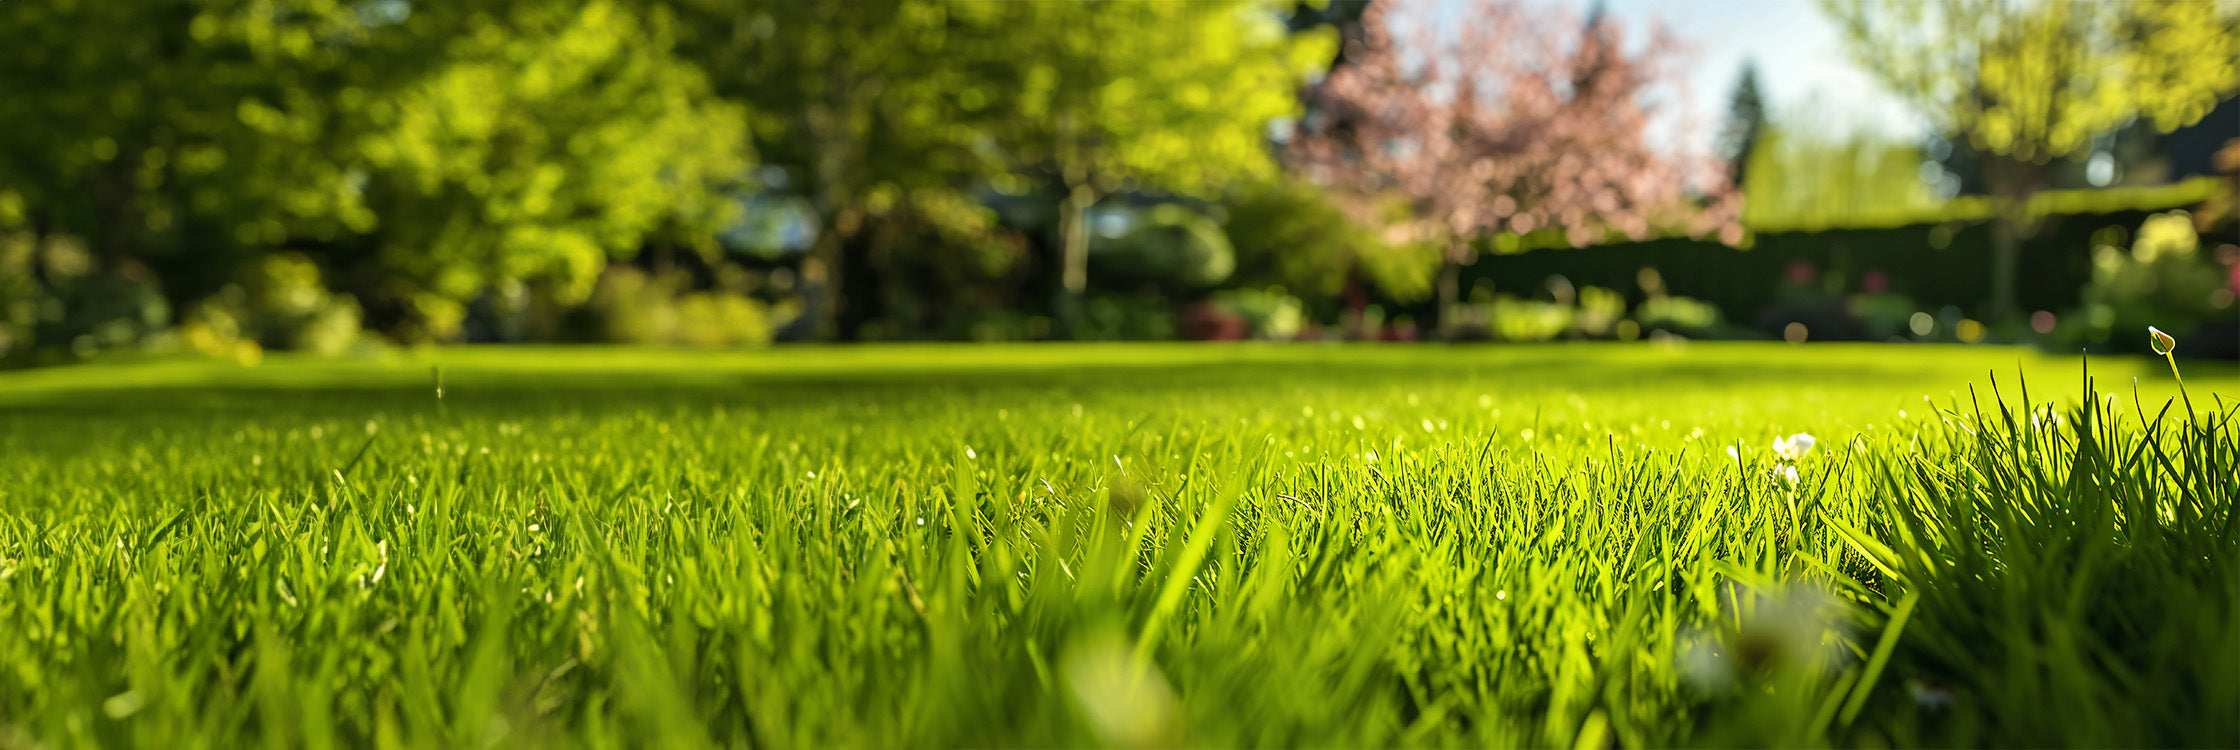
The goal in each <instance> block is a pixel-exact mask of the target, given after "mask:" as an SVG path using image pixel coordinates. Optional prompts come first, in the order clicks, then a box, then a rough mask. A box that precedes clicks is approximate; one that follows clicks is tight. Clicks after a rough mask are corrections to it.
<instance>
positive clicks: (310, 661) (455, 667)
mask: <svg viewBox="0 0 2240 750" xmlns="http://www.w3.org/2000/svg"><path fill="white" fill-rule="evenodd" d="M2080 364H2081V363H2080V362H2078V361H2076V360H2074V359H2064V358H2048V357H2042V356H2039V355H2035V354H2029V353H2025V352H2020V351H2017V350H2004V349H1980V348H1944V347H1835V346H1805V347H1787V346H1766V345H1724V346H1706V345H1690V346H1686V347H1680V348H1659V347H1648V346H1637V347H1587V346H1547V347H1513V348H1484V349H1472V348H1443V347H1397V348H1378V347H1196V346H1180V345H1174V346H1073V347H987V348H980V347H923V348H908V347H894V348H860V349H855V348H835V349H791V350H777V351H772V352H765V353H750V354H723V355H706V354H696V353H686V352H666V351H645V350H589V351H586V350H566V349H554V350H513V349H468V350H445V351H440V352H437V353H434V354H400V355H396V356H395V357H393V358H391V359H386V360H340V361H325V360H285V359H283V360H274V361H268V362H267V363H265V364H264V365H263V366H261V367H256V368H244V367H240V366H238V365H230V364H222V363H212V362H206V361H151V362H141V363H129V364H116V365H106V366H90V367H78V368H67V369H58V370H49V371H39V372H28V373H12V374H7V375H4V376H0V404H4V405H5V406H0V450H4V451H5V453H4V455H5V457H6V458H5V465H4V470H0V746H9V745H18V744H33V743H37V744H48V745H59V746H71V745H93V744H99V745H143V746H166V747H169V746H182V747H186V746H222V747H231V746H239V745H243V744H253V743H257V742H263V743H269V744H273V745H277V746H320V745H332V744H340V745H350V746H358V745H375V746H445V747H449V746H460V745H480V744H485V743H496V744H501V745H552V744H558V745H593V746H639V745H661V746H690V745H697V744H726V745H734V744H753V745H770V746H812V747H822V746H833V745H842V746H897V745H907V746H987V745H1004V746H1017V745H1027V746H1052V745H1099V744H1112V745H1176V744H1181V745H1212V746H1237V745H1338V746H1389V745H1565V746H1604V745H1607V744H1609V743H1617V744H1620V745H1624V746H1671V745H1680V744H1701V743H1709V744H1735V743H1749V744H1775V745H1784V746H1793V745H1814V744H1859V743H1870V742H1876V741H1882V742H1897V743H1906V744H1919V743H1938V744H1942V743H1961V744H1985V743H1993V744H2023V745H2059V744H2074V745H2174V744H2191V745H2229V744H2233V743H2235V742H2240V724H2236V723H2235V722H2236V721H2240V719H2236V718H2234V717H2235V714H2234V713H2233V712H2230V711H2224V710H2222V707H2230V706H2232V705H2235V704H2240V673H2236V672H2235V671H2234V670H2231V669H2229V665H2231V664H2234V663H2240V570H2236V565H2240V561H2236V558H2235V556H2234V552H2235V539H2236V536H2235V531H2234V528H2233V526H2234V522H2233V518H2234V516H2233V514H2232V512H2231V508H2232V503H2233V502H2234V499H2235V497H2236V496H2240V478H2236V476H2235V474H2234V467H2235V466H2240V438H2236V437H2235V433H2236V431H2235V429H2234V427H2233V425H2232V424H2231V423H2230V422H2229V421H2228V420H2230V419H2232V418H2233V416H2232V415H2233V411H2232V410H2233V404H2234V402H2235V398H2234V394H2236V393H2240V387H2236V386H2240V380H2236V378H2235V377H2234V373H2233V371H2232V369H2231V368H2229V367H2224V368H2215V367H2209V366H2203V365H2194V364H2186V365H2183V366H2184V367H2185V375H2186V377H2187V380H2186V382H2187V384H2188V385H2187V388H2188V391H2187V396H2188V399H2190V401H2191V402H2192V404H2193V405H2194V407H2195V408H2196V409H2197V410H2198V412H2199V413H2198V414H2197V415H2196V416H2194V417H2192V418H2191V419H2189V418H2188V417H2186V416H2185V415H2184V414H2183V413H2182V412H2184V411H2185V408H2184V406H2183V405H2182V403H2181V405H2180V406H2177V407H2172V408H2170V409H2169V410H2168V411H2167V412H2165V411H2163V410H2164V408H2165V404H2167V403H2170V400H2171V399H2172V398H2174V397H2175V395H2176V393H2177V391H2176V384H2175V382H2174V381H2173V379H2172V377H2171V373H2170V371H2169V369H2168V368H2167V367H2164V364H2165V363H2163V362H2161V361H2148V360H2123V361H2095V362H2093V363H2092V364H2091V371H2092V375H2093V376H2094V377H2095V378H2097V387H2098V388H2099V390H2100V391H2101V392H2103V395H2101V396H2098V397H2093V398H2089V399H2088V398H2083V397H2082V394H2083V392H2084V390H2085V387H2086V386H2085V382H2084V377H2083V373H2082V368H2081V367H2080ZM438 368H440V372H441V378H442V382H443V396H442V398H441V399H440V400H439V399H438V398H437V397H436V394H435V380H436V376H437V375H436V373H437V371H438ZM1994 374H1996V376H1997V378H1998V379H1997V382H1996V383H1994V381H1993V379H1992V378H1993V375H1994ZM2134 379H2136V380H2137V396H2136V397H2134V391H2133V388H2134V385H2133V382H2134ZM2024 387H2027V389H2028V393H2027V395H2025V394H2024V392H2023V390H2022V389H2023V388H2024ZM1994 388H1996V390H1994ZM2107 394H2113V395H2114V396H2115V398H2114V400H2113V401H2110V400H2109V399H2108V398H2107ZM1797 433H1809V434H1810V435H1812V436H1813V437H1814V438H1815V439H1814V440H1813V441H1812V445H1813V447H1811V448H1810V449H1809V450H1806V451H1803V452H1802V453H1801V455H1792V456H1790V457H1788V458H1787V459H1784V458H1783V457H1781V456H1777V455H1776V443H1775V441H1776V439H1777V438H1781V437H1785V436H1791V435H1795V434H1797ZM1787 445H1789V447H1790V448H1791V453H1792V454H1795V453H1796V451H1795V444H1794V443H1793V442H1792V443H1788V444H1787ZM1728 448H1733V449H1734V451H1733V452H1732V453H1731V454H1730V453H1729V452H1728V450H1727V449H1728ZM1787 468H1795V469H1796V470H1797V473H1796V478H1795V479H1794V480H1791V479H1790V478H1789V477H1788V475H1787V471H1786V469H1787Z"/></svg>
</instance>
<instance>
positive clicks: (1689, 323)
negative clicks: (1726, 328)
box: [1633, 294, 1719, 337]
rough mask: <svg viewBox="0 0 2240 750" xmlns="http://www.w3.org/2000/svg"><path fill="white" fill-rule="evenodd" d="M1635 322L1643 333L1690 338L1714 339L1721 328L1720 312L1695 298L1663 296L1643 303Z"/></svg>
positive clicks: (1651, 298)
mask: <svg viewBox="0 0 2240 750" xmlns="http://www.w3.org/2000/svg"><path fill="white" fill-rule="evenodd" d="M1633 320H1634V322H1635V323H1637V324H1639V325H1640V326H1641V331H1642V332H1643V333H1652V332H1656V331H1664V332H1666V333H1675V334H1679V335H1682V336H1688V337H1700V336H1707V335H1710V334H1711V333H1712V332H1713V331H1715V330H1716V329H1717V328H1718V326H1719V308H1718V306H1716V305H1713V304H1711V303H1709V302H1705V301H1703V300H1699V299H1695V298H1693V297H1675V296H1671V295H1664V294H1659V295H1656V296H1652V297H1650V298H1648V299H1646V300H1642V302H1641V304H1640V305H1639V306H1636V307H1635V308H1634V310H1633Z"/></svg>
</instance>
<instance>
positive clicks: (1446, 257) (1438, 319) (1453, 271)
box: [1431, 239, 1470, 341]
mask: <svg viewBox="0 0 2240 750" xmlns="http://www.w3.org/2000/svg"><path fill="white" fill-rule="evenodd" d="M1469 250H1470V243H1469V242H1468V241H1467V240H1461V239H1454V240H1448V241H1447V249H1446V252H1444V253H1441V254H1440V256H1439V288H1438V300H1437V301H1436V302H1434V304H1436V305H1438V307H1437V308H1436V309H1433V310H1432V311H1431V331H1432V332H1433V335H1436V336H1438V337H1439V340H1440V341H1453V340H1454V337H1455V319H1454V318H1455V316H1454V306H1455V305H1456V304H1457V303H1459V302H1461V301H1462V258H1463V257H1465V254H1466V253H1468V252H1469Z"/></svg>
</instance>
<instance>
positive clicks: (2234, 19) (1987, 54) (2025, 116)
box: [1822, 0, 2240, 318]
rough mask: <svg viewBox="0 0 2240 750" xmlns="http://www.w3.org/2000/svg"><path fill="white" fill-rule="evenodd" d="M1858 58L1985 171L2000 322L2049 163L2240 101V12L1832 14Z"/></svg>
mask: <svg viewBox="0 0 2240 750" xmlns="http://www.w3.org/2000/svg"><path fill="white" fill-rule="evenodd" d="M1822 2H1823V7H1824V8H1825V9H1826V10H1827V11H1828V12H1829V14H1830V15H1831V16H1833V17H1834V18H1835V19H1836V21H1837V22H1838V23H1839V24H1840V25H1841V26H1842V27H1843V29H1844V36H1845V43H1846V45H1847V47H1848V48H1849V50H1850V52H1851V55H1852V57H1854V58H1855V59H1857V60H1858V61H1860V62H1861V63H1862V64H1863V65H1865V66H1866V67H1867V69H1868V70H1870V71H1871V72H1873V73H1874V74H1875V75H1876V77H1878V78H1879V79H1880V80H1881V81H1882V82H1883V83H1885V84H1886V85H1888V86H1889V87H1890V88H1891V89H1892V90H1894V91H1896V92H1897V93H1898V94H1899V95H1901V96H1903V97H1905V98H1907V99H1909V100H1911V101H1912V102H1913V104H1914V105H1915V106H1916V107H1918V108H1919V109H1920V110H1921V112H1922V113H1923V114H1924V115H1926V116H1927V117H1928V118H1929V119H1930V121H1931V122H1932V123H1933V124H1934V125H1935V126H1936V128H1937V129H1938V130H1939V131H1941V132H1942V133H1943V134H1944V135H1945V136H1946V137H1947V138H1949V139H1951V140H1954V141H1959V142H1964V143H1965V144H1966V145H1968V146H1969V147H1970V149H1971V150H1972V151H1973V152H1974V154H1975V155H1976V156H1977V157H1978V158H1979V159H1981V165H1982V169H1983V175H1984V179H1985V182H1986V183H1987V185H1988V187H1989V188H1990V190H1991V194H1992V195H1991V197H1992V202H1993V206H1994V213H1995V216H1996V219H1995V220H1994V225H1993V230H1994V231H1993V253H1992V255H1993V258H1992V263H1993V266H1992V274H1991V278H1992V288H1991V300H1990V302H1989V304H1990V310H1989V311H1988V313H1989V315H1991V316H1993V317H1998V318H2003V317H2005V316H2008V315H2011V314H2012V313H2013V312H2014V310H2015V309H2016V307H2015V305H2016V300H2015V275H2016V273H2017V272H2018V269H2019V267H2020V263H2021V257H2020V243H2021V241H2022V240H2024V239H2027V238H2028V237H2029V235H2030V234H2032V233H2033V232H2034V231H2035V228H2036V227H2035V226H2034V222H2033V221H2032V220H2031V217H2030V216H2029V214H2028V205H2029V199H2030V196H2031V194H2032V193H2034V192H2036V191H2037V190H2038V189H2039V188H2040V187H2041V185H2042V184H2043V182H2044V180H2045V177H2046V169H2045V167H2046V165H2047V163H2048V162H2050V161H2052V160H2054V159H2059V158H2063V157H2068V156H2072V155H2075V154H2077V153H2079V152H2081V151H2083V150H2085V149H2087V148H2089V147H2090V145H2091V142H2092V139H2093V137H2094V136H2096V135H2098V134H2100V133H2103V132H2106V131H2108V130H2110V129H2113V128H2115V127H2118V126H2120V125H2122V124H2123V123H2125V122H2127V121H2131V120H2133V119H2135V118H2144V119H2147V120H2150V121H2152V122H2153V123H2154V124H2155V126H2156V127H2158V128H2160V129H2161V130H2163V131H2165V132H2167V131H2169V130H2172V129H2174V128H2177V127H2180V126H2183V125H2187V124H2190V123H2193V122H2195V121H2198V120H2200V119H2201V118H2202V117H2203V116H2204V115H2206V114H2208V113H2209V111H2210V110H2211V109H2213V108H2214V107H2215V106H2216V104H2217V102H2218V101H2220V100H2222V99H2224V98H2225V97H2227V96H2230V95H2231V94H2232V93H2233V92H2234V91H2236V90H2240V9H2236V7H2235V6H2234V5H2233V4H2231V3H2211V2H2193V1H2192V0H2134V1H2132V2H2120V3H2103V2H2093V1H2092V0H1936V1H1935V2H1927V1H1925V0H1887V1H1885V0H1876V1H1874V2H1868V1H1867V0H1822Z"/></svg>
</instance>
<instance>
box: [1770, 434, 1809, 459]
mask: <svg viewBox="0 0 2240 750" xmlns="http://www.w3.org/2000/svg"><path fill="white" fill-rule="evenodd" d="M1813 442H1814V441H1813V439H1812V436H1811V435H1807V434H1804V433H1802V432H1799V433H1797V434H1795V435H1790V436H1788V437H1785V438H1774V439H1773V455H1774V457H1776V458H1779V459H1781V460H1783V461H1795V460H1797V459H1800V458H1804V454H1806V453H1810V452H1812V444H1813Z"/></svg>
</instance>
